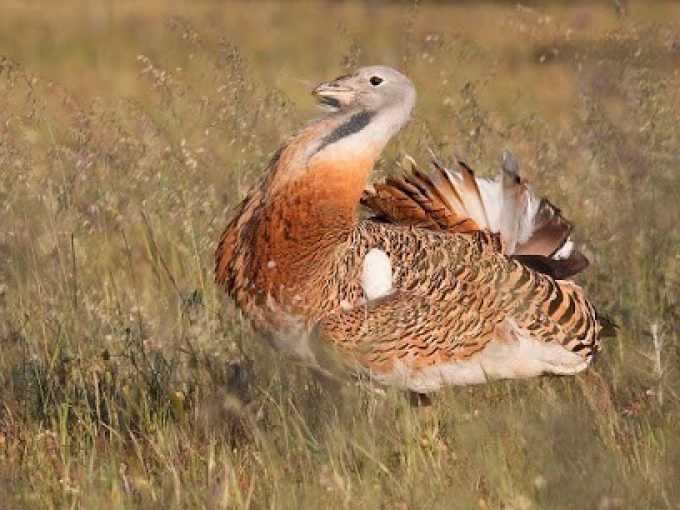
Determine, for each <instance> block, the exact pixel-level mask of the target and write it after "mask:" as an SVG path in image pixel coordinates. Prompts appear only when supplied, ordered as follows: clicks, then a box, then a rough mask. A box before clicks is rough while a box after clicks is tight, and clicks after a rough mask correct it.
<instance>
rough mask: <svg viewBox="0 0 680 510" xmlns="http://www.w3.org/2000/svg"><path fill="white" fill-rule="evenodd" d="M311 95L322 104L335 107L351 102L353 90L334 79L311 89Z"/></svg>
mask: <svg viewBox="0 0 680 510" xmlns="http://www.w3.org/2000/svg"><path fill="white" fill-rule="evenodd" d="M312 95H314V96H316V98H317V99H318V100H319V102H320V103H321V104H322V105H325V106H330V107H331V108H334V109H337V108H341V107H342V106H345V105H348V104H349V103H350V102H351V100H352V97H353V96H354V90H353V89H352V88H350V87H348V86H347V85H343V84H342V82H341V81H340V80H338V79H336V80H333V81H328V82H325V83H322V84H321V85H319V86H318V87H316V88H315V89H314V90H312Z"/></svg>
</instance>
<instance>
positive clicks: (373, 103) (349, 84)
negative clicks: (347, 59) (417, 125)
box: [312, 66, 416, 115]
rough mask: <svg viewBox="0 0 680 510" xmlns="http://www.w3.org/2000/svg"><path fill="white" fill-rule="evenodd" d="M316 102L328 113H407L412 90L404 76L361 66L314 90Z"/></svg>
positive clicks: (409, 108) (409, 82) (389, 69)
mask: <svg viewBox="0 0 680 510" xmlns="http://www.w3.org/2000/svg"><path fill="white" fill-rule="evenodd" d="M312 94H314V95H315V96H316V97H317V98H318V100H319V102H320V103H321V104H322V105H323V106H324V107H326V108H329V109H330V110H331V111H343V110H357V109H361V110H369V111H373V112H379V111H381V110H385V109H388V108H391V107H399V108H400V109H403V110H405V112H406V114H407V115H408V114H410V112H411V109H412V108H413V105H414V103H415V99H416V90H415V87H414V86H413V83H411V80H409V79H408V78H407V77H406V76H404V75H403V74H401V73H400V72H399V71H397V70H395V69H392V68H391V67H387V66H368V67H362V68H360V69H358V70H357V71H355V72H353V73H351V74H346V75H343V76H340V77H338V78H335V79H334V80H331V81H327V82H325V83H322V84H321V85H319V86H318V87H316V88H315V89H314V90H313V91H312Z"/></svg>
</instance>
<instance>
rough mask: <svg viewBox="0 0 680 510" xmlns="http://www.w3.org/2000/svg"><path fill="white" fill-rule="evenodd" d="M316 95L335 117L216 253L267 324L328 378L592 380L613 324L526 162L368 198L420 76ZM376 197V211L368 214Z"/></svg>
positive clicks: (398, 382)
mask: <svg viewBox="0 0 680 510" xmlns="http://www.w3.org/2000/svg"><path fill="white" fill-rule="evenodd" d="M316 93H317V95H319V96H320V97H321V98H322V100H323V102H325V103H326V104H327V105H329V106H331V107H333V108H334V110H333V111H332V112H331V113H329V114H327V115H326V116H324V117H321V118H320V119H317V120H316V121H314V122H312V123H311V124H309V125H308V126H306V127H305V128H303V129H302V130H301V131H299V132H298V133H297V134H296V135H294V136H293V137H291V138H290V139H289V140H288V141H287V142H285V143H284V145H283V146H282V148H281V149H280V150H279V151H278V152H277V153H276V155H275V156H274V158H273V159H272V161H271V163H270V165H269V169H268V172H267V173H266V174H265V176H264V177H263V179H262V181H261V182H260V183H259V184H258V185H256V186H255V187H254V188H253V189H252V190H251V192H250V193H249V195H248V196H247V197H246V198H245V199H244V201H243V202H242V204H241V206H240V208H239V210H238V212H237V213H236V215H235V217H234V219H233V220H232V221H231V223H230V224H229V225H228V227H227V228H226V230H225V232H224V234H223V236H222V240H221V242H220V246H219V248H218V251H217V266H216V275H217V281H218V282H220V283H222V284H224V285H225V286H226V288H227V291H228V293H229V294H230V295H231V296H232V297H233V298H234V299H235V301H236V303H237V305H238V306H239V307H240V308H241V309H242V310H243V311H244V312H245V314H246V315H247V316H248V317H249V318H250V319H251V320H252V321H253V322H254V323H255V325H256V326H257V327H258V328H259V329H261V330H263V331H265V332H268V333H270V335H271V337H272V339H273V340H274V342H275V343H276V345H277V346H279V347H280V348H283V349H285V350H286V351H288V352H290V353H291V354H292V355H294V356H295V357H297V358H299V359H302V360H304V361H306V362H308V363H310V364H312V365H314V366H317V367H319V368H321V369H322V370H331V369H332V368H331V366H332V367H333V368H337V367H338V366H339V367H341V368H342V369H349V370H351V371H353V372H357V373H363V374H368V375H370V376H371V377H372V378H373V379H374V380H376V381H377V382H379V383H382V384H389V385H395V386H398V387H401V388H408V389H411V390H414V391H418V392H427V391H432V390H436V389H438V388H440V387H441V386H442V385H445V384H474V383H482V382H485V381H487V380H489V379H498V378H515V377H527V376H533V375H540V374H543V373H553V374H573V373H576V372H578V371H580V370H583V369H584V368H585V367H586V366H587V364H588V362H589V361H590V358H591V355H592V353H593V352H595V351H596V350H597V349H598V346H599V342H598V332H599V329H600V326H599V325H598V322H597V318H596V314H595V311H594V309H593V307H592V305H591V304H590V303H589V301H588V300H587V299H586V298H585V297H584V295H583V292H582V291H581V289H580V288H579V287H578V286H576V285H575V284H573V283H571V282H569V281H566V280H558V279H556V278H555V277H554V276H555V273H557V275H558V276H561V273H560V271H561V272H562V273H564V274H568V273H569V272H570V271H571V272H575V271H574V269H576V270H578V269H580V268H582V266H583V264H582V260H581V259H580V258H578V256H575V255H573V254H572V253H571V249H572V247H571V246H570V244H569V243H570V241H568V228H566V235H564V233H565V225H566V226H567V227H568V226H569V224H568V223H567V222H566V221H564V220H563V219H562V217H561V216H560V215H559V211H558V210H556V209H555V208H553V207H552V206H551V205H550V204H549V203H547V202H543V201H541V202H538V201H537V200H536V199H535V198H534V197H533V194H532V193H531V191H530V190H529V188H528V187H527V186H526V184H525V183H524V182H523V181H521V179H519V176H518V171H517V170H516V169H513V168H510V167H512V166H513V165H516V163H515V162H514V159H509V160H508V161H507V164H506V165H505V166H506V167H507V168H505V171H504V172H505V173H502V174H501V179H499V180H498V181H496V182H494V181H487V180H481V179H475V178H474V177H473V176H472V173H471V171H469V169H467V167H463V169H462V170H463V172H462V173H454V172H451V171H448V170H444V169H443V168H441V167H437V168H436V172H435V174H433V175H430V176H426V175H425V174H423V173H421V172H420V171H419V170H417V169H415V168H414V169H413V170H412V173H410V174H407V175H405V176H404V177H403V178H401V179H393V180H391V181H390V180H388V181H387V182H385V183H377V184H376V185H375V187H369V188H368V190H366V186H367V183H368V179H369V176H370V173H371V171H372V169H373V166H374V163H375V161H376V160H377V158H378V157H379V155H380V153H381V152H382V150H383V148H384V146H385V144H386V143H387V142H388V141H389V139H390V138H391V137H392V136H393V135H394V134H395V133H396V132H397V131H398V130H399V129H400V128H401V127H402V125H403V124H404V123H405V122H406V121H407V120H408V118H409V114H410V111H411V108H412V106H413V103H414V101H415V91H414V90H413V87H412V85H411V83H410V81H408V79H407V78H405V77H404V76H403V75H401V74H400V73H398V72H397V71H394V70H392V69H389V68H385V67H382V66H374V67H370V68H364V69H361V70H359V71H358V72H357V73H355V74H353V75H349V76H344V77H341V78H338V79H337V80H335V81H333V82H329V83H328V84H325V85H323V86H321V87H319V88H318V89H317V91H316ZM513 172H514V173H513ZM503 176H505V177H504V178H503ZM457 179H458V180H457ZM362 198H363V201H364V203H365V204H366V205H368V206H369V207H370V208H371V209H372V210H373V211H374V212H376V213H378V217H376V218H372V219H366V220H359V219H358V217H357V212H356V211H357V207H358V204H359V202H360V200H362ZM559 250H562V252H563V253H559ZM576 255H578V254H576ZM535 268H538V270H537V269H535ZM541 268H543V270H541ZM546 268H547V270H546ZM551 272H552V273H553V274H552V276H551V275H550V274H545V273H551ZM390 278H391V282H390ZM390 283H391V284H390Z"/></svg>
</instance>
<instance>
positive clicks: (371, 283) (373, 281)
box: [361, 248, 392, 301]
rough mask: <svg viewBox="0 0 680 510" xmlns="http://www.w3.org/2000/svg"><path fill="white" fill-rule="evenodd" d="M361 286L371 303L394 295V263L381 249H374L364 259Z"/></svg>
mask: <svg viewBox="0 0 680 510" xmlns="http://www.w3.org/2000/svg"><path fill="white" fill-rule="evenodd" d="M361 286H362V287H363V288H364V294H366V299H368V300H369V301H372V300H374V299H378V298H380V297H383V296H387V295H388V294H391V293H392V262H391V261H390V258H389V257H388V256H387V254H386V253H385V252H384V251H382V250H381V249H379V248H373V249H371V251H369V252H368V253H367V254H366V256H365V257H364V267H363V272H362V275H361Z"/></svg>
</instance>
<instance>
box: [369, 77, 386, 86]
mask: <svg viewBox="0 0 680 510" xmlns="http://www.w3.org/2000/svg"><path fill="white" fill-rule="evenodd" d="M369 81H370V82H371V85H373V86H374V87H377V86H378V85H380V84H381V83H382V82H383V79H382V78H381V77H380V76H371V79H370V80H369Z"/></svg>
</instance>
